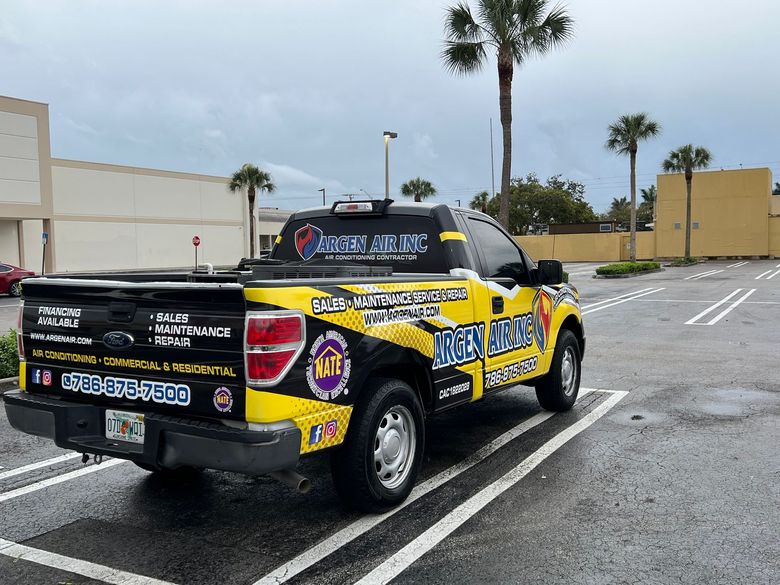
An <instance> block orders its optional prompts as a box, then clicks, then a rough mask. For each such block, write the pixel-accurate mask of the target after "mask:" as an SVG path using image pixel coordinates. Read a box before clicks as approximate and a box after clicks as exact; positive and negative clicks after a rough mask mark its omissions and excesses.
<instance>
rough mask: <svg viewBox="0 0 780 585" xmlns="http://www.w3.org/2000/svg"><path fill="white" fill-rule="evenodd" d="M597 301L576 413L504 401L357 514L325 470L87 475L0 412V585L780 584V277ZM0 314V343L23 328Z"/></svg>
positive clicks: (306, 465) (758, 265) (619, 294)
mask: <svg viewBox="0 0 780 585" xmlns="http://www.w3.org/2000/svg"><path fill="white" fill-rule="evenodd" d="M598 265H599V264H598V263H587V264H584V263H581V264H569V265H566V266H565V269H566V270H567V271H568V272H569V273H570V275H571V281H572V283H573V284H575V285H576V286H577V287H578V288H579V290H580V292H581V294H582V307H583V315H584V321H585V328H586V336H587V351H586V355H585V361H584V363H583V375H582V387H583V389H582V390H581V396H580V399H579V400H578V403H577V405H576V406H575V408H574V409H573V410H572V411H571V412H568V413H564V414H555V415H553V414H552V413H547V412H544V411H541V410H540V408H539V406H538V404H537V402H536V398H535V395H534V392H533V390H532V389H530V388H525V387H516V388H512V389H509V390H506V391H504V392H502V393H500V394H498V395H496V396H494V397H493V398H492V399H490V400H486V401H483V402H480V403H476V404H473V405H469V406H467V407H464V408H460V409H457V410H455V411H452V412H450V413H447V414H444V415H441V416H439V417H435V418H433V419H431V420H430V421H429V424H428V430H427V441H428V444H427V452H426V462H425V467H424V469H423V473H422V477H421V478H420V481H419V483H418V486H417V488H416V489H415V491H414V492H413V493H412V496H411V497H410V499H409V500H408V501H407V502H406V503H405V504H404V505H403V506H402V507H401V508H399V509H396V510H393V511H392V512H389V513H387V514H384V515H379V516H362V515H359V514H356V513H352V512H347V511H345V510H344V509H343V508H342V507H341V506H340V504H339V501H338V499H337V497H336V494H335V492H334V489H333V486H332V483H331V480H330V476H329V473H328V459H327V457H326V456H318V457H313V458H311V459H307V460H305V461H304V462H303V463H302V465H301V466H300V472H301V473H302V474H303V475H305V476H307V477H309V478H310V479H311V480H312V483H313V489H312V491H311V492H310V493H309V494H307V495H301V494H298V493H295V492H293V491H291V490H290V489H288V488H286V487H284V486H282V485H281V484H278V483H276V482H275V481H273V480H271V479H268V478H265V477H260V478H249V477H244V476H240V475H234V474H229V473H222V472H213V471H207V472H204V473H201V474H193V475H191V476H188V477H181V478H178V479H176V480H163V479H160V478H157V477H152V476H151V475H150V474H148V473H146V472H144V471H142V470H140V469H138V468H137V467H136V466H135V465H133V464H132V463H128V462H123V461H120V460H108V459H107V460H105V461H104V462H103V463H102V464H101V465H95V464H94V463H93V462H90V463H89V464H88V465H87V466H84V465H82V463H81V461H80V458H79V457H74V456H73V455H72V454H68V453H65V452H63V451H61V450H59V449H57V448H55V447H53V446H52V444H51V443H50V442H49V441H45V440H37V439H35V438H34V437H30V436H27V435H22V434H21V433H17V432H16V431H14V430H13V429H11V428H10V427H9V425H8V423H7V421H6V420H5V415H4V413H3V414H1V415H0V441H1V442H2V447H1V448H0V466H2V469H0V509H2V513H0V553H1V554H0V576H2V579H1V581H2V583H4V584H13V583H18V584H30V583H52V584H58V583H73V584H77V583H96V582H109V583H123V584H124V583H132V584H147V583H148V584H159V583H164V582H168V583H188V584H190V583H192V584H196V583H204V584H205V583H221V584H224V585H230V584H234V583H235V584H253V583H309V582H313V583H351V582H360V583H379V582H388V581H394V582H397V583H453V582H457V583H461V582H462V583H473V582H502V583H539V584H542V583H544V584H550V583H561V584H564V583H566V584H568V583H594V584H595V583H672V582H684V583H707V584H712V583H722V584H735V583H745V584H747V583H750V584H754V583H777V582H778V580H780V560H778V554H777V553H778V550H780V529H779V527H780V508H779V507H778V502H780V454H779V453H780V452H779V451H778V445H779V444H780V374H778V365H779V358H778V356H779V355H780V354H779V353H778V352H779V350H780V326H779V325H780V261H778V260H774V261H769V260H750V261H748V260H743V261H736V260H734V261H717V262H708V263H706V264H700V265H696V266H691V267H686V268H667V269H666V270H665V271H663V272H658V273H654V274H649V275H645V276H641V277H637V278H625V279H609V280H602V279H594V278H592V276H593V270H594V269H595V267H596V266H598ZM15 305H16V301H15V300H13V299H7V298H3V299H0V328H2V330H3V331H5V330H6V328H7V327H9V326H11V325H13V323H14V319H15V310H14V307H15Z"/></svg>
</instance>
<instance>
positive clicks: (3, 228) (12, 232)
mask: <svg viewBox="0 0 780 585" xmlns="http://www.w3.org/2000/svg"><path fill="white" fill-rule="evenodd" d="M0 262H7V263H9V264H13V265H14V266H19V264H20V262H19V232H18V230H17V228H16V222H15V221H0Z"/></svg>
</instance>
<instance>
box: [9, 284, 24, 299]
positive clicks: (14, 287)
mask: <svg viewBox="0 0 780 585" xmlns="http://www.w3.org/2000/svg"><path fill="white" fill-rule="evenodd" d="M8 294H9V295H11V296H12V297H20V296H22V281H20V280H15V281H13V282H12V283H11V285H10V286H9V287H8Z"/></svg>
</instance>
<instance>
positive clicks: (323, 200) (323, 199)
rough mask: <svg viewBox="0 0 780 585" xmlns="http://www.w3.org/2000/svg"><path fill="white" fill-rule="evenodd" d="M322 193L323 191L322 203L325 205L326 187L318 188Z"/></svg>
mask: <svg viewBox="0 0 780 585" xmlns="http://www.w3.org/2000/svg"><path fill="white" fill-rule="evenodd" d="M317 191H319V192H320V193H322V204H323V205H325V187H323V188H322V189H317Z"/></svg>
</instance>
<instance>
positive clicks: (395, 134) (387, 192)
mask: <svg viewBox="0 0 780 585" xmlns="http://www.w3.org/2000/svg"><path fill="white" fill-rule="evenodd" d="M383 136H384V137H385V199H390V139H391V138H398V132H389V131H388V130H385V132H384V134H383Z"/></svg>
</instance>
